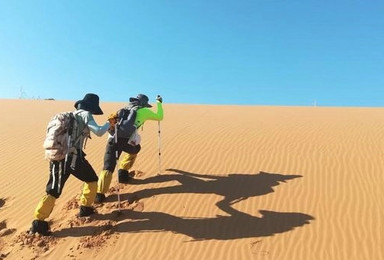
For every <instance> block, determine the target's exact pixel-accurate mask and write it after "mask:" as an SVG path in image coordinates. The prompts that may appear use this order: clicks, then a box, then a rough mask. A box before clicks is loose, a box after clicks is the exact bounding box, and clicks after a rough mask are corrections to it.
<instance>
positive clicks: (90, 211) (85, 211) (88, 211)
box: [79, 206, 96, 217]
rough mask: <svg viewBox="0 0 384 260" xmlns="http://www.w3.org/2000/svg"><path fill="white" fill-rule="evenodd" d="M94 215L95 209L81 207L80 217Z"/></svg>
mask: <svg viewBox="0 0 384 260" xmlns="http://www.w3.org/2000/svg"><path fill="white" fill-rule="evenodd" d="M94 213H96V212H95V209H94V208H92V207H87V206H80V213H79V217H88V216H90V215H92V214H94Z"/></svg>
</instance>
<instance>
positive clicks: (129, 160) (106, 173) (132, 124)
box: [95, 94, 163, 203]
mask: <svg viewBox="0 0 384 260" xmlns="http://www.w3.org/2000/svg"><path fill="white" fill-rule="evenodd" d="M129 101H130V103H129V104H128V106H127V107H125V108H123V109H120V110H119V111H118V112H117V113H116V114H115V118H116V127H117V129H116V130H117V131H116V133H115V132H110V134H111V136H110V138H109V139H108V142H107V146H106V151H105V155H104V166H103V170H102V171H101V172H100V174H99V181H98V184H97V194H96V199H95V202H97V203H101V202H103V201H104V200H105V193H107V191H108V189H109V186H110V184H111V180H112V173H113V171H114V170H115V167H116V164H117V160H118V158H119V157H120V155H121V153H122V152H125V153H126V155H125V156H124V157H123V159H122V160H121V162H120V165H119V170H118V181H119V182H120V183H127V182H129V180H130V179H131V178H132V177H131V174H130V173H129V170H130V169H131V168H132V166H133V164H134V163H135V160H136V157H137V154H138V153H139V152H140V149H141V146H140V141H141V138H140V135H139V134H138V132H137V129H139V128H140V126H142V125H143V124H144V122H145V121H147V120H155V121H161V120H163V106H162V102H163V99H162V97H160V96H157V98H156V101H157V112H154V111H152V110H151V109H149V108H151V107H152V106H151V105H150V104H149V103H148V101H149V99H148V97H147V96H146V95H144V94H139V95H137V97H131V98H130V99H129ZM116 134H117V141H115V138H114V137H115V135H116ZM116 142H117V143H116ZM116 151H117V154H116Z"/></svg>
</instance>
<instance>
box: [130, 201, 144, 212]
mask: <svg viewBox="0 0 384 260" xmlns="http://www.w3.org/2000/svg"><path fill="white" fill-rule="evenodd" d="M132 209H133V210H134V211H140V212H143V211H144V203H143V202H137V203H136V205H134V206H133V207H132Z"/></svg>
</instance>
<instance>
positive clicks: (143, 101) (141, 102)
mask: <svg viewBox="0 0 384 260" xmlns="http://www.w3.org/2000/svg"><path fill="white" fill-rule="evenodd" d="M135 101H136V102H139V105H140V106H143V107H152V106H151V105H150V104H148V101H149V98H148V97H147V96H146V95H144V94H139V95H137V97H131V98H129V102H135Z"/></svg>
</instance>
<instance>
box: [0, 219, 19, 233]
mask: <svg viewBox="0 0 384 260" xmlns="http://www.w3.org/2000/svg"><path fill="white" fill-rule="evenodd" d="M15 231H16V229H15V228H7V222H5V220H3V221H1V222H0V237H4V236H7V235H10V234H12V233H13V232H15Z"/></svg>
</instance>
